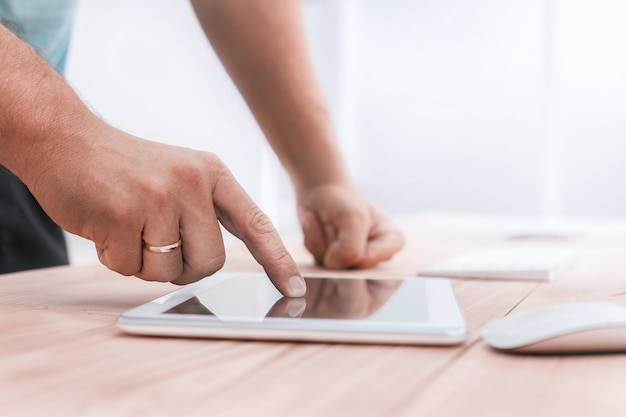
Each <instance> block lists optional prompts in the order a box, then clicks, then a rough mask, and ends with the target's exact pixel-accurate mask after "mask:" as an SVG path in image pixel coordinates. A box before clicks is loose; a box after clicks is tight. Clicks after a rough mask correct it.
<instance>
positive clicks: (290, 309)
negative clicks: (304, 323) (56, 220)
mask: <svg viewBox="0 0 626 417" xmlns="http://www.w3.org/2000/svg"><path fill="white" fill-rule="evenodd" d="M305 308H306V300H305V299H304V298H294V299H293V300H289V305H288V306H287V315H288V316H289V317H294V318H298V317H300V316H301V315H302V313H304V309H305Z"/></svg>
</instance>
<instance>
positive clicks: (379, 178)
mask: <svg viewBox="0 0 626 417" xmlns="http://www.w3.org/2000/svg"><path fill="white" fill-rule="evenodd" d="M302 4H303V6H304V12H305V19H306V23H307V30H308V33H309V38H310V43H311V49H312V53H313V56H314V60H315V63H316V65H317V68H318V72H319V76H320V80H321V83H322V86H323V88H324V91H325V93H326V96H327V98H328V101H329V104H330V107H331V109H332V112H333V115H334V117H335V121H336V123H337V127H338V130H339V132H340V137H341V144H342V148H343V149H344V154H345V157H346V160H347V162H348V164H349V167H350V169H351V172H352V175H353V177H354V179H355V180H356V182H357V184H358V185H359V187H360V188H361V189H362V191H363V192H364V193H365V194H366V195H367V196H369V197H370V198H371V199H372V200H373V201H375V202H376V203H377V204H378V205H380V206H382V207H383V208H385V209H386V210H387V211H389V212H390V213H391V214H398V215H400V214H403V213H409V212H417V211H424V210H449V211H472V212H486V213H513V214H528V215H536V216H539V217H545V218H551V219H558V218H560V217H563V216H625V215H626V194H625V191H626V190H625V189H624V188H625V187H624V186H623V184H622V181H621V176H622V175H624V173H625V172H626V164H625V162H626V152H625V151H626V52H625V49H626V25H625V24H624V22H625V21H626V2H624V1H621V0H580V1H569V0H527V1H524V2H520V1H501V0H479V1H473V2H466V1H461V0H450V1H447V2H441V1H436V0H386V1H383V0H303V3H302ZM67 78H68V80H69V82H70V83H71V84H72V85H73V86H74V87H75V88H76V90H77V91H78V92H79V93H80V94H81V96H82V97H83V98H84V99H85V100H86V101H87V102H88V103H89V104H90V106H91V107H92V108H93V109H94V110H95V111H96V112H97V113H99V114H100V115H101V116H102V117H103V118H105V119H106V120H108V121H109V122H111V123H112V124H114V125H116V126H118V127H121V128H123V129H125V130H127V131H130V132H132V133H134V134H137V135H140V136H143V137H146V138H150V139H154V140H159V141H163V142H167V143H173V144H177V145H182V146H188V147H193V148H197V149H204V150H210V151H212V152H215V153H217V154H218V155H219V156H220V157H221V158H222V159H223V160H224V161H225V162H226V163H227V164H228V165H229V166H230V167H231V169H232V170H233V172H234V174H235V175H236V177H237V178H238V179H239V181H240V182H241V183H242V184H243V185H244V187H245V188H246V189H247V190H248V192H249V193H250V194H251V196H252V197H253V198H254V199H255V200H256V201H257V202H258V203H259V205H260V206H261V207H262V208H263V209H264V210H265V211H266V212H267V213H268V214H269V215H270V216H271V217H272V219H273V221H274V223H275V224H276V225H277V227H278V228H279V229H280V230H281V231H282V232H284V233H289V232H293V231H294V230H297V223H296V218H295V210H294V202H293V195H292V193H291V189H290V186H289V183H288V180H287V178H286V176H285V175H284V173H283V172H282V170H281V168H280V166H279V165H278V163H277V161H276V159H275V157H274V156H273V154H272V153H271V151H270V150H269V148H268V146H267V145H266V143H265V142H264V139H263V137H262V135H261V133H260V131H259V129H258V127H257V125H256V123H255V121H254V119H253V118H252V117H251V115H250V114H249V112H248V110H247V108H246V106H245V103H244V102H243V101H242V99H241V98H240V97H239V95H238V93H237V91H236V88H235V87H234V85H233V84H232V83H231V81H230V80H229V78H228V76H227V75H226V74H225V72H224V70H223V68H222V67H221V64H220V63H219V61H218V60H217V58H216V57H215V55H214V54H213V52H212V50H211V48H210V46H209V44H208V42H207V41H206V39H205V38H204V35H203V33H202V31H201V29H200V27H199V25H198V24H197V22H196V21H195V17H194V15H193V11H192V10H191V7H190V5H189V4H188V2H187V1H181V0H177V1H175V0H108V1H106V2H103V1H99V0H81V3H80V7H79V9H78V14H77V19H76V24H75V32H74V39H73V43H72V46H71V49H70V56H69V62H68V73H67ZM70 250H71V258H72V262H74V263H82V262H95V261H96V257H95V253H94V252H95V251H94V250H93V247H92V246H91V244H88V245H85V244H84V242H81V241H80V240H79V239H76V238H75V237H71V238H70Z"/></svg>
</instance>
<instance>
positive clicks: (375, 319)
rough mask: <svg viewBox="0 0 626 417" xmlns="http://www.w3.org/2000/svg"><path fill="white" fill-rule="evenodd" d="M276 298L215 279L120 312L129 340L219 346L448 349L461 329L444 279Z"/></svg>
mask: <svg viewBox="0 0 626 417" xmlns="http://www.w3.org/2000/svg"><path fill="white" fill-rule="evenodd" d="M305 280H306V283H307V293H306V296H305V297H302V298H288V297H283V296H282V295H281V294H280V293H279V292H278V290H276V288H275V287H274V285H273V284H272V283H271V281H270V280H269V278H268V277H267V276H266V275H264V274H257V273H226V272H219V273H217V274H215V275H213V276H211V277H207V278H204V279H203V280H200V281H198V282H196V283H193V284H189V285H186V286H184V287H181V288H180V289H178V290H176V291H174V292H172V293H170V294H167V295H165V296H163V297H161V298H158V299H156V300H154V301H152V302H150V303H147V304H144V305H141V306H139V307H136V308H134V309H132V310H129V311H127V312H125V313H124V314H122V315H120V316H119V317H118V326H119V327H120V328H121V329H122V330H124V331H126V332H128V333H132V334H138V335H153V336H178V337H205V338H222V339H256V340H289V341H309V342H334V343H336V342H339V343H342V342H343V343H383V344H419V345H452V344H458V343H462V342H463V341H464V340H465V339H466V338H467V334H468V331H467V325H466V323H465V320H464V318H463V315H462V313H461V310H460V309H459V305H458V303H457V301H456V298H455V296H454V292H453V289H452V286H451V285H450V282H449V281H448V280H447V279H445V278H427V277H408V278H403V279H383V278H376V279H374V278H371V279H370V278H368V279H363V278H328V277H323V278H322V277H305Z"/></svg>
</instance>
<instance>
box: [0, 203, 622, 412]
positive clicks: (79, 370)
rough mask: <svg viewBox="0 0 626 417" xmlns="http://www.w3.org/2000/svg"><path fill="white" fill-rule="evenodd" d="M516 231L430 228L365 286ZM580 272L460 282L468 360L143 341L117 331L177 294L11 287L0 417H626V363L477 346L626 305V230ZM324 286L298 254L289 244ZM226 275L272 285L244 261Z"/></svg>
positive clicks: (127, 281) (478, 222) (21, 278)
mask: <svg viewBox="0 0 626 417" xmlns="http://www.w3.org/2000/svg"><path fill="white" fill-rule="evenodd" d="M513 220H515V219H511V218H507V217H494V216H468V215H455V214H436V213H430V214H429V213H424V214H420V215H415V216H410V217H407V218H405V219H398V221H399V223H400V224H401V225H402V226H403V227H404V229H405V231H406V233H407V236H408V243H407V246H406V248H405V249H404V250H403V251H402V252H401V253H400V254H399V255H398V256H397V257H396V258H394V259H393V260H392V261H390V262H388V263H385V264H383V265H381V266H380V267H379V268H377V269H374V270H370V271H360V272H359V273H363V274H364V275H368V274H369V275H372V274H374V275H390V276H402V275H414V274H415V273H416V271H417V269H418V268H420V267H422V266H425V265H428V264H430V263H433V262H435V261H438V260H440V259H444V258H447V257H449V256H451V255H454V254H456V253H460V252H463V251H465V250H467V249H471V248H476V247H480V246H484V245H490V244H495V243H498V242H500V243H501V242H502V236H503V235H502V233H503V231H504V230H505V229H506V227H508V225H510V224H511V222H512V221H513ZM576 227H579V238H578V239H577V241H576V242H577V244H578V245H579V246H580V248H581V251H580V256H579V259H578V261H577V263H576V264H575V265H574V267H573V268H572V269H570V270H569V271H568V272H567V273H566V274H565V275H563V276H562V277H561V278H559V279H558V280H557V281H556V282H552V283H534V282H511V281H508V282H504V281H482V280H471V281H470V280H456V281H454V287H455V290H456V293H457V297H458V299H459V302H460V303H461V307H462V308H463V311H464V314H465V316H466V319H467V321H468V324H469V327H470V331H471V335H470V338H469V340H468V342H467V343H465V344H463V345H461V346H456V347H409V346H375V345H374V346H368V345H332V344H312V343H269V342H239V341H219V340H192V339H174V338H151V337H137V336H130V335H126V334H123V333H122V332H121V331H120V330H118V329H117V327H116V326H115V319H116V317H117V315H118V314H119V313H121V312H123V311H125V310H127V309H130V308H131V307H134V306H136V305H139V304H142V303H144V302H147V301H149V300H151V299H153V298H156V297H157V296H160V295H162V294H164V293H166V292H169V291H171V290H173V289H174V288H175V287H174V286H172V285H169V284H157V283H149V282H143V281H141V280H139V279H136V278H128V277H122V276H120V275H117V274H115V273H113V272H110V271H108V270H107V269H105V268H104V267H102V266H97V265H95V266H87V267H60V268H50V269H42V270H36V271H28V272H22V273H16V274H8V275H3V276H1V277H0V280H1V281H0V284H1V285H0V416H10V417H14V416H57V415H58V416H324V417H326V416H429V417H434V416H533V417H537V416H551V417H554V416H569V417H571V416H603V417H606V416H623V415H626V393H625V391H626V355H622V354H604V355H577V356H530V355H526V356H524V355H508V354H502V353H498V352H495V351H493V350H491V349H490V348H488V347H487V346H486V345H485V344H484V343H483V342H482V341H481V339H480V330H481V328H482V327H483V325H485V324H486V323H487V322H489V321H491V320H493V319H496V318H499V317H502V316H504V315H506V314H507V313H509V312H510V311H512V310H517V309H524V308H528V307H532V306H537V305H542V304H548V303H554V302H563V301H573V300H583V299H584V300H605V299H610V300H624V301H626V224H624V223H623V222H617V221H611V222H589V221H585V222H581V223H576ZM288 246H289V247H290V248H291V249H292V251H293V253H294V255H295V256H296V258H297V259H298V260H299V261H300V262H301V265H302V268H303V270H305V271H311V270H315V268H313V267H312V266H311V258H310V257H309V256H308V254H307V253H306V252H305V251H304V249H303V248H302V247H301V245H300V243H299V241H298V240H294V241H291V240H289V241H288ZM225 268H226V269H228V270H246V271H257V270H259V267H258V265H256V264H255V263H254V262H253V260H252V258H251V257H250V255H249V254H248V253H247V252H246V251H245V250H244V249H243V248H242V247H241V245H234V246H233V248H231V249H230V250H229V260H228V262H227V265H226V267H225Z"/></svg>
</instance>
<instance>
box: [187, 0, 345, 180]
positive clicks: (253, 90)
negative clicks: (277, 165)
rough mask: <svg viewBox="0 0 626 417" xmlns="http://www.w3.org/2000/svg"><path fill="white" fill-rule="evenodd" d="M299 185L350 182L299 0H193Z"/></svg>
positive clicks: (207, 29) (203, 24)
mask: <svg viewBox="0 0 626 417" xmlns="http://www.w3.org/2000/svg"><path fill="white" fill-rule="evenodd" d="M192 4H193V6H194V8H195V10H196V14H197V15H198V19H199V21H200V23H201V24H202V26H203V28H204V31H205V33H206V34H207V37H208V39H209V40H210V42H211V44H212V45H213V47H214V49H215V50H216V52H217V54H218V55H219V57H220V59H221V60H222V62H223V64H224V66H225V68H226V70H227V71H228V73H229V74H230V76H231V78H232V79H233V80H234V82H235V84H236V85H237V87H238V88H239V90H240V92H241V94H242V95H243V97H244V99H245V100H246V102H247V103H248V105H249V107H250V109H251V111H252V113H253V114H254V116H255V118H256V120H257V121H258V123H259V125H260V127H261V129H262V130H263V132H264V134H265V136H266V137H267V139H268V141H269V143H270V144H271V146H272V147H273V149H274V151H275V152H276V154H277V156H278V158H279V159H280V161H281V163H282V164H283V166H284V167H285V169H286V170H287V172H288V173H289V175H290V177H291V179H292V181H293V183H294V185H295V186H296V191H298V190H302V189H308V188H312V187H315V186H318V185H323V184H327V183H330V182H347V181H348V178H347V177H348V176H347V172H346V169H345V166H344V163H343V160H342V157H341V154H340V151H339V148H338V144H337V141H336V137H335V131H334V128H333V124H332V121H331V117H330V114H329V111H328V108H327V106H326V104H325V101H324V97H323V95H322V93H321V90H320V88H319V84H318V81H317V79H316V76H315V73H314V69H313V65H312V63H311V59H310V56H309V50H308V46H307V41H306V36H305V32H304V27H303V22H302V16H301V10H300V5H299V2H298V1H296V0H255V1H252V0H248V1H241V0H212V1H207V0H192Z"/></svg>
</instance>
